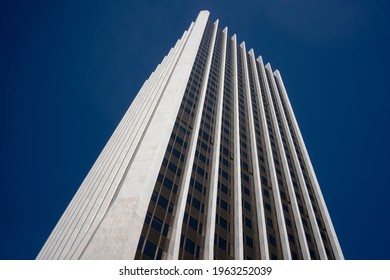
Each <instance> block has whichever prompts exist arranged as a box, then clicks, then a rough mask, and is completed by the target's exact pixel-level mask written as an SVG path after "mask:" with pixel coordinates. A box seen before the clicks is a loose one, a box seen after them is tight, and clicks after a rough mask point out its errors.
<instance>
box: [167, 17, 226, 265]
mask: <svg viewBox="0 0 390 280" xmlns="http://www.w3.org/2000/svg"><path fill="white" fill-rule="evenodd" d="M203 20H204V23H205V24H206V22H207V17H205V18H203ZM217 29H218V21H216V22H215V23H214V30H213V34H212V36H211V42H210V48H209V53H208V57H207V62H206V66H205V72H204V76H203V83H202V88H201V91H200V96H199V105H198V110H197V112H196V116H195V121H194V128H193V130H192V137H191V139H190V143H189V145H188V157H187V162H186V163H185V166H184V168H183V179H182V185H181V187H180V193H179V195H178V201H177V206H176V211H175V215H174V216H175V220H174V221H173V225H172V233H171V240H170V243H169V248H168V254H167V259H171V260H172V259H173V260H176V259H178V257H179V249H180V237H181V230H182V225H183V217H184V212H185V208H186V202H187V196H188V189H189V185H190V180H191V173H192V166H193V164H194V158H195V151H196V144H197V142H198V136H199V128H200V122H201V120H202V112H203V106H204V100H205V96H206V90H207V83H208V78H209V74H210V68H211V60H212V56H213V52H214V45H215V38H216V35H217Z"/></svg>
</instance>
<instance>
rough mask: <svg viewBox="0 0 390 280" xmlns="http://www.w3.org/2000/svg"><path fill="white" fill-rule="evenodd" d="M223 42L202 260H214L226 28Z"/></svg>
mask: <svg viewBox="0 0 390 280" xmlns="http://www.w3.org/2000/svg"><path fill="white" fill-rule="evenodd" d="M222 40H223V42H222V49H221V65H220V72H219V81H218V95H217V100H218V105H217V110H216V117H215V130H214V146H213V156H212V160H211V164H212V167H211V173H210V191H209V201H208V206H207V209H208V210H207V223H206V237H205V248H204V259H205V260H212V259H214V235H215V215H216V211H217V210H216V209H217V194H218V175H219V158H220V151H221V127H222V109H223V97H224V84H225V62H226V40H227V27H226V28H225V29H224V30H223V39H222Z"/></svg>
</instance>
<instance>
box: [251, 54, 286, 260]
mask: <svg viewBox="0 0 390 280" xmlns="http://www.w3.org/2000/svg"><path fill="white" fill-rule="evenodd" d="M257 61H258V63H259V66H260V67H259V70H260V75H261V78H262V80H263V82H264V89H265V95H266V97H267V100H269V98H270V96H271V95H270V92H269V85H268V81H267V77H266V76H265V75H266V74H265V69H264V64H263V59H262V58H261V56H260V57H259V58H258V59H257ZM255 69H256V68H255ZM256 77H258V76H257V75H256ZM255 82H256V87H257V88H258V89H260V82H259V81H258V79H256V81H255ZM259 103H260V114H261V120H262V127H263V133H264V138H265V145H266V150H267V160H268V166H269V172H270V177H271V186H272V193H273V196H274V201H275V210H276V215H277V220H278V228H279V235H280V241H281V243H282V244H281V247H282V252H283V258H284V259H287V260H290V259H291V251H290V244H289V242H288V236H287V229H286V224H285V220H284V213H283V207H282V200H281V198H280V190H279V183H278V179H277V176H276V171H275V164H274V160H273V157H274V155H273V153H272V148H271V141H270V138H269V133H268V130H269V128H268V124H267V122H266V116H265V112H264V102H263V97H262V95H261V94H259ZM268 103H269V104H270V108H269V111H270V112H271V115H272V112H274V108H273V107H272V102H268ZM273 123H274V121H273ZM274 130H276V129H274Z"/></svg>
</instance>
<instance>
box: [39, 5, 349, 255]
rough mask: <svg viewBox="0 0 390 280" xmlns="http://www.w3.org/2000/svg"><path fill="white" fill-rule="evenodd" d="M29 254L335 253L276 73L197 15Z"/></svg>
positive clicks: (205, 13) (328, 222) (333, 239)
mask: <svg viewBox="0 0 390 280" xmlns="http://www.w3.org/2000/svg"><path fill="white" fill-rule="evenodd" d="M38 259H343V254H342V251H341V248H340V245H339V242H338V240H337V236H336V233H335V231H334V228H333V225H332V221H331V219H330V217H329V214H328V211H327V208H326V205H325V202H324V199H323V196H322V194H321V190H320V187H319V184H318V181H317V179H316V175H315V173H314V170H313V167H312V164H311V162H310V159H309V156H308V153H307V150H306V147H305V144H304V142H303V139H302V135H301V133H300V131H299V128H298V124H297V122H296V119H295V116H294V113H293V111H292V108H291V104H290V102H289V99H288V96H287V93H286V89H285V87H284V84H283V81H282V77H281V75H280V73H279V71H277V70H276V71H273V70H272V69H271V65H270V64H269V63H268V64H267V65H265V66H264V64H263V60H262V58H261V57H258V58H257V59H255V54H254V51H253V50H252V49H251V50H250V51H249V52H247V50H246V47H245V43H241V44H239V45H238V43H237V39H236V36H235V35H234V36H233V37H230V36H228V30H227V28H225V29H223V30H222V29H220V28H219V26H218V20H217V21H216V22H214V23H212V22H211V21H210V20H209V12H208V11H202V12H200V13H199V15H198V17H197V19H196V21H195V23H192V24H191V25H190V27H189V29H188V30H187V31H186V32H184V34H183V36H182V38H181V39H180V40H178V41H177V43H176V45H175V46H174V47H173V48H172V49H171V50H170V52H169V53H168V55H167V56H166V57H165V58H164V59H163V61H162V62H161V64H160V65H158V67H157V68H156V70H155V72H153V73H152V74H151V76H150V77H149V79H148V80H147V81H146V82H145V83H144V85H143V86H142V88H141V89H140V91H139V93H138V95H137V97H136V98H135V99H134V101H133V103H132V105H131V106H130V108H129V109H128V111H127V112H126V114H125V116H124V117H123V119H122V120H121V122H120V123H119V125H118V127H117V128H116V130H115V131H114V133H113V135H112V136H111V138H110V140H109V141H108V143H107V145H106V146H105V147H104V149H103V151H102V153H101V154H100V156H99V157H98V159H97V160H96V162H95V164H94V165H93V167H92V168H91V170H90V172H89V173H88V175H87V176H86V178H85V180H84V181H83V183H82V185H81V186H80V188H79V190H78V191H77V193H76V194H75V196H74V198H73V199H72V201H71V202H70V204H69V206H68V207H67V209H66V211H65V212H64V214H63V215H62V217H61V219H60V220H59V222H58V224H57V225H56V227H55V228H54V230H53V232H52V233H51V235H50V237H49V238H48V240H47V241H46V243H45V245H44V247H43V248H42V250H41V252H40V253H39V255H38Z"/></svg>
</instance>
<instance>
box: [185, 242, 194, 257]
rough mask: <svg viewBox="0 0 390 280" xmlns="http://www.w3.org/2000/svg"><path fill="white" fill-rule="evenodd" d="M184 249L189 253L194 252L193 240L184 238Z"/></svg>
mask: <svg viewBox="0 0 390 280" xmlns="http://www.w3.org/2000/svg"><path fill="white" fill-rule="evenodd" d="M185 250H186V251H187V252H188V253H190V254H192V255H193V254H194V252H195V243H194V241H192V240H190V239H187V240H186V246H185Z"/></svg>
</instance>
